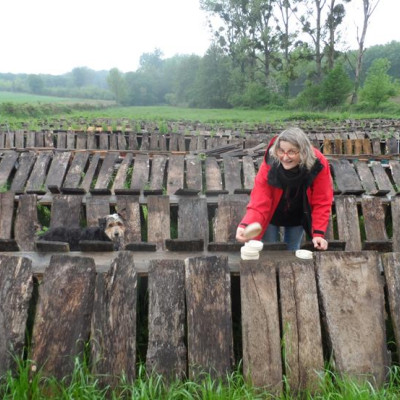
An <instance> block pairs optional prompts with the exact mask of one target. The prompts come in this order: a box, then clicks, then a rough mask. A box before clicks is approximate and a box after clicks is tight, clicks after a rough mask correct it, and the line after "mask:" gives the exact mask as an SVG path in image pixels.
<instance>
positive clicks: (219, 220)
mask: <svg viewBox="0 0 400 400" xmlns="http://www.w3.org/2000/svg"><path fill="white" fill-rule="evenodd" d="M248 201H249V196H248V195H245V194H235V195H220V196H219V197H218V208H217V210H216V215H215V221H214V242H235V241H236V229H237V226H238V225H239V222H240V221H241V219H242V218H243V215H244V214H245V211H246V206H247V203H248Z"/></svg>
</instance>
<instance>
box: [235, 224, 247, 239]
mask: <svg viewBox="0 0 400 400" xmlns="http://www.w3.org/2000/svg"><path fill="white" fill-rule="evenodd" d="M236 240H237V241H238V242H241V243H245V242H247V240H248V239H247V238H246V236H244V228H242V227H241V226H239V227H238V228H237V229H236Z"/></svg>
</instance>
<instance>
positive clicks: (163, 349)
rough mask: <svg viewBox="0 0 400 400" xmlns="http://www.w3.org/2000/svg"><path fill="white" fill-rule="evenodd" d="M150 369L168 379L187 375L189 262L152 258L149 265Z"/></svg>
mask: <svg viewBox="0 0 400 400" xmlns="http://www.w3.org/2000/svg"><path fill="white" fill-rule="evenodd" d="M148 282H149V283H148V291H149V342H148V348H147V356H146V367H147V370H148V371H154V372H155V373H158V374H162V375H163V376H164V377H165V378H167V379H172V380H173V379H175V378H183V377H184V376H186V374H187V371H186V366H187V350H186V345H185V321H186V312H185V263H184V261H183V260H159V261H152V262H151V263H150V267H149V281H148Z"/></svg>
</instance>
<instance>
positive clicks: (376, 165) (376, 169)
mask: <svg viewBox="0 0 400 400" xmlns="http://www.w3.org/2000/svg"><path fill="white" fill-rule="evenodd" d="M371 169H372V173H373V174H374V177H375V180H376V185H377V186H378V189H380V190H386V191H387V190H388V191H389V194H390V195H391V196H394V195H395V194H396V192H395V190H394V188H393V186H392V184H391V182H390V179H389V177H388V175H387V174H386V172H385V170H384V168H383V166H382V164H381V163H380V162H379V161H371Z"/></svg>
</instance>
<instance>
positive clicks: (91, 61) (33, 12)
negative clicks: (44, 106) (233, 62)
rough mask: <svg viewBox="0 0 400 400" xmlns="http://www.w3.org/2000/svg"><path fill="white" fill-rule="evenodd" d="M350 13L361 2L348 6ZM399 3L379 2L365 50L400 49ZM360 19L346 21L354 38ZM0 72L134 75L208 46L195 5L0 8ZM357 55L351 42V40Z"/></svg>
mask: <svg viewBox="0 0 400 400" xmlns="http://www.w3.org/2000/svg"><path fill="white" fill-rule="evenodd" d="M350 4H353V5H352V8H353V9H357V5H358V6H361V4H362V0H352V3H350ZM399 12H400V0H381V1H380V4H379V5H378V8H377V9H376V11H375V13H374V14H373V15H372V17H371V22H370V27H369V30H368V32H367V39H366V45H367V46H371V45H375V44H385V43H388V42H390V41H391V40H396V41H400V29H399V26H398V25H399V17H398V15H400V13H399ZM361 22H362V11H361V9H360V8H359V9H358V11H357V10H355V12H352V13H351V15H349V16H348V17H347V19H346V33H345V36H346V37H347V38H352V37H354V38H355V33H354V32H355V26H356V25H357V24H358V25H361ZM0 38H1V45H0V49H1V53H0V72H13V73H45V74H54V75H58V74H63V73H66V72H69V71H71V70H72V69H73V68H75V67H82V66H86V67H88V68H91V69H94V70H103V69H104V70H109V69H111V68H114V67H116V68H118V69H119V70H121V71H122V72H128V71H135V70H136V69H137V67H138V62H139V58H140V56H141V55H142V54H143V53H151V52H153V51H154V49H155V48H159V49H161V51H162V52H163V54H164V57H165V58H169V57H172V56H173V55H175V54H198V55H200V56H202V55H204V53H205V51H206V50H207V48H208V47H209V45H210V40H211V34H210V33H209V30H208V27H207V22H206V15H205V13H204V12H202V11H201V10H200V6H199V0H108V1H107V0H0ZM349 45H350V47H351V48H355V45H356V42H355V40H349Z"/></svg>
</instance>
